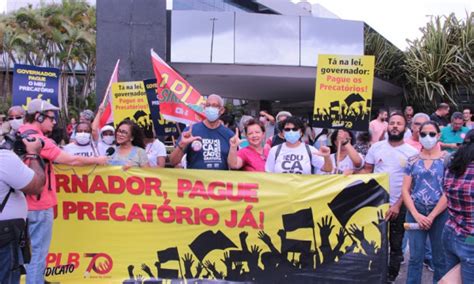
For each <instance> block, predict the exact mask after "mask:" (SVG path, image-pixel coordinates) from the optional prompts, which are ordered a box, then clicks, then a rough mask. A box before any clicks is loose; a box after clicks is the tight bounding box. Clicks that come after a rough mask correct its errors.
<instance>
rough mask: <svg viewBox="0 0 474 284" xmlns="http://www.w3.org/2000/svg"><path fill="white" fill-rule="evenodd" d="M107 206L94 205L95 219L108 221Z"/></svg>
mask: <svg viewBox="0 0 474 284" xmlns="http://www.w3.org/2000/svg"><path fill="white" fill-rule="evenodd" d="M108 209H109V204H108V203H107V202H96V203H95V217H96V218H97V220H101V221H107V220H109V211H108Z"/></svg>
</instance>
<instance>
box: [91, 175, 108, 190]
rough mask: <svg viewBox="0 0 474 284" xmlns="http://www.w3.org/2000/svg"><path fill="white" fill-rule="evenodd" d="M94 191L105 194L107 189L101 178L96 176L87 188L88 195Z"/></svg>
mask: <svg viewBox="0 0 474 284" xmlns="http://www.w3.org/2000/svg"><path fill="white" fill-rule="evenodd" d="M96 191H102V192H103V193H107V187H106V186H105V183H104V180H103V179H102V177H101V176H96V177H95V178H94V180H93V181H92V184H91V186H90V188H89V193H94V192H96Z"/></svg>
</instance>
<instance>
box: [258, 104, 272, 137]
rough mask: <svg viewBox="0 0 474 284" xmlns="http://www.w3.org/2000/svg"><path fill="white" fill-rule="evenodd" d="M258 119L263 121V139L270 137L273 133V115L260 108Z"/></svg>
mask: <svg viewBox="0 0 474 284" xmlns="http://www.w3.org/2000/svg"><path fill="white" fill-rule="evenodd" d="M258 120H259V121H260V122H261V123H263V126H264V127H265V137H264V138H265V140H263V141H267V139H268V138H270V137H272V135H273V133H275V117H273V115H271V114H269V113H268V111H266V110H261V111H260V117H259V119H258Z"/></svg>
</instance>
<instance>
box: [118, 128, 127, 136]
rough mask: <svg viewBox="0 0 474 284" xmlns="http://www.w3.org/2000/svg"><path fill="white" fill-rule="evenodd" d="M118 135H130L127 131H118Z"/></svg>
mask: <svg viewBox="0 0 474 284" xmlns="http://www.w3.org/2000/svg"><path fill="white" fill-rule="evenodd" d="M117 133H118V134H123V135H128V134H129V133H128V131H127V130H122V129H117Z"/></svg>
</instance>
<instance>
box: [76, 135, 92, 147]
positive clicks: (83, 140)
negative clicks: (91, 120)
mask: <svg viewBox="0 0 474 284" xmlns="http://www.w3.org/2000/svg"><path fill="white" fill-rule="evenodd" d="M75 139H76V142H77V144H78V145H81V146H85V145H87V144H89V143H90V142H91V134H90V133H86V132H80V133H76V138H75Z"/></svg>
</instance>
